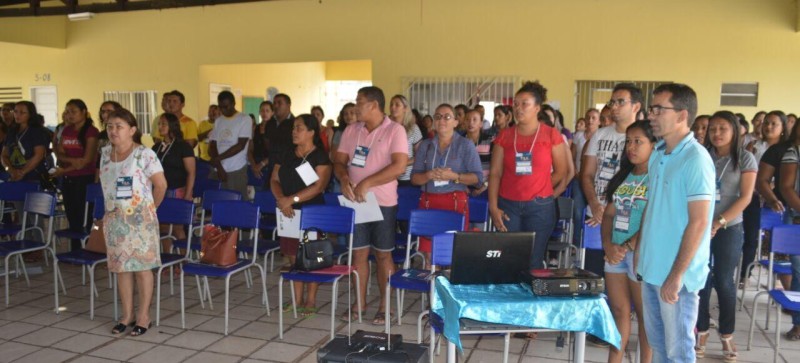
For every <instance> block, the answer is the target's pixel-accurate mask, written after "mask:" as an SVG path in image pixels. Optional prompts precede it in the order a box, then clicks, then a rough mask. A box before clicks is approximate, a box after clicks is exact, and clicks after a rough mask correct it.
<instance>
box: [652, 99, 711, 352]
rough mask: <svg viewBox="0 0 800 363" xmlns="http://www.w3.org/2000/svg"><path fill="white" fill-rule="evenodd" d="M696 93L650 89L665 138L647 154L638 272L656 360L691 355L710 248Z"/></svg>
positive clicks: (705, 157) (656, 129)
mask: <svg viewBox="0 0 800 363" xmlns="http://www.w3.org/2000/svg"><path fill="white" fill-rule="evenodd" d="M696 114H697V95H696V94H695V92H694V90H692V89H691V88H690V87H689V86H687V85H683V84H665V85H662V86H659V87H658V88H656V89H655V91H653V100H652V104H651V105H650V107H649V119H650V122H651V125H652V126H653V134H655V135H656V136H659V137H661V138H662V141H660V142H659V143H658V144H656V150H655V152H653V154H652V156H650V162H649V173H650V178H649V180H650V182H649V186H648V192H649V195H648V199H649V201H648V204H647V210H646V212H645V216H644V220H643V222H642V232H641V239H640V240H641V244H640V245H641V247H640V252H639V253H640V256H639V260H638V264H637V267H638V273H639V274H640V275H641V277H642V279H643V281H644V284H643V285H642V301H643V306H644V321H645V330H646V332H647V339H648V340H649V342H650V345H651V347H652V348H653V362H694V361H695V353H694V349H693V348H694V344H695V337H694V326H695V322H696V321H697V311H698V310H697V308H698V300H699V298H698V292H699V290H700V289H702V288H703V286H704V285H705V283H706V277H707V276H708V259H709V254H710V248H709V244H710V240H711V219H712V213H713V208H712V204H711V203H712V198H713V197H714V190H715V189H714V175H715V173H714V164H713V162H712V161H711V156H709V154H708V152H707V151H706V150H705V148H703V146H702V145H700V144H699V143H698V142H697V141H696V140H695V139H694V135H693V133H692V132H691V131H690V127H691V123H692V121H693V120H694V117H695V116H696Z"/></svg>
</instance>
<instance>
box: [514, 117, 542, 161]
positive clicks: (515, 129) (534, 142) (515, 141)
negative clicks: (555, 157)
mask: <svg viewBox="0 0 800 363" xmlns="http://www.w3.org/2000/svg"><path fill="white" fill-rule="evenodd" d="M541 129H542V125H539V127H537V128H536V135H535V136H534V137H533V143H531V149H530V150H529V151H528V153H529V154H531V163H533V146H534V145H536V139H538V138H539V130H541ZM518 153H519V151H517V128H514V155H516V154H518Z"/></svg>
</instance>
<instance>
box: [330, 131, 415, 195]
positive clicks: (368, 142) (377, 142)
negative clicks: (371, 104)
mask: <svg viewBox="0 0 800 363" xmlns="http://www.w3.org/2000/svg"><path fill="white" fill-rule="evenodd" d="M356 146H362V147H368V148H369V154H367V163H366V165H365V166H364V167H363V168H362V167H358V166H354V165H352V163H351V161H352V160H353V155H355V151H356ZM339 152H343V153H346V154H347V156H348V163H347V175H349V176H350V180H351V182H352V183H354V184H358V183H360V182H361V181H362V180H364V179H366V178H367V177H369V176H370V175H373V174H376V173H378V172H380V171H381V170H383V168H385V167H387V166H389V165H391V164H392V154H395V153H403V154H406V155H408V139H407V138H406V130H405V129H404V128H403V126H401V125H400V124H398V123H396V122H392V120H390V119H389V118H388V117H384V118H383V122H381V124H380V126H378V127H377V128H376V129H375V130H372V132H369V131H368V130H367V127H366V126H365V125H364V123H363V122H356V123H354V124H352V125H350V126H347V128H346V129H345V130H344V133H343V134H342V141H341V142H340V143H339ZM369 191H371V192H373V193H375V197H376V198H377V199H378V204H379V205H380V206H382V207H392V206H395V205H397V180H392V181H390V182H388V183H386V184H383V185H378V186H375V187H372V188H370V189H369Z"/></svg>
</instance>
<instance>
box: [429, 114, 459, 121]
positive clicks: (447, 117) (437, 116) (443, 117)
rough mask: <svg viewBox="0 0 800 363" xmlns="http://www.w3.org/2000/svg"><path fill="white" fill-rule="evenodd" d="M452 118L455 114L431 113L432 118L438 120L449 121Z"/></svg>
mask: <svg viewBox="0 0 800 363" xmlns="http://www.w3.org/2000/svg"><path fill="white" fill-rule="evenodd" d="M453 118H455V116H453V115H451V114H449V113H447V114H444V115H442V114H440V113H437V114H435V115H433V119H434V120H436V121H439V120H445V121H450V120H452V119H453Z"/></svg>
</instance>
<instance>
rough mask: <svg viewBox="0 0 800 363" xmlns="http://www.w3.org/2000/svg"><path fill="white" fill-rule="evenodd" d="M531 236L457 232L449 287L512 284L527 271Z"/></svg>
mask: <svg viewBox="0 0 800 363" xmlns="http://www.w3.org/2000/svg"><path fill="white" fill-rule="evenodd" d="M533 241H534V233H533V232H514V233H508V232H505V233H504V232H458V233H456V235H455V238H454V239H453V262H452V265H451V266H450V268H451V271H450V283H452V284H515V283H519V282H520V272H521V271H528V270H529V269H530V259H531V250H532V249H533Z"/></svg>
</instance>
